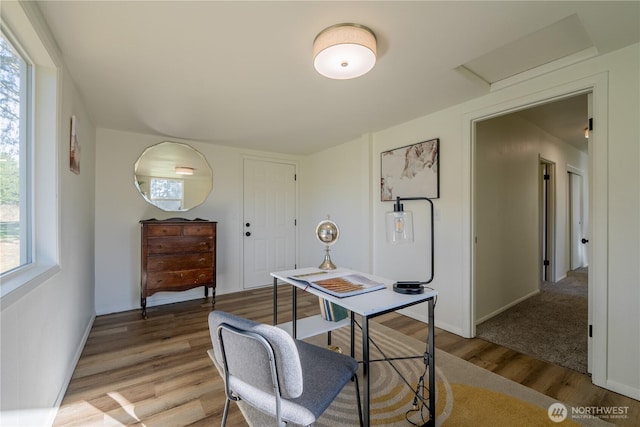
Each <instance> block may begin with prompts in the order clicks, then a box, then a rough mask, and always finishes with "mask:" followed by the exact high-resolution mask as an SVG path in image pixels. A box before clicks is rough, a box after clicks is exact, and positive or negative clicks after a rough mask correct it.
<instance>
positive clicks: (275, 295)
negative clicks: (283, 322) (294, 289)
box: [273, 277, 278, 326]
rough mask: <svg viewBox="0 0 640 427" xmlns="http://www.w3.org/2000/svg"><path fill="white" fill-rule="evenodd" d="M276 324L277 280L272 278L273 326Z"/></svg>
mask: <svg viewBox="0 0 640 427" xmlns="http://www.w3.org/2000/svg"><path fill="white" fill-rule="evenodd" d="M277 324H278V279H276V278H275V277H274V278H273V325H274V326H275V325H277Z"/></svg>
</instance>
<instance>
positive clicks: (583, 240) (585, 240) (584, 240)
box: [580, 239, 589, 243]
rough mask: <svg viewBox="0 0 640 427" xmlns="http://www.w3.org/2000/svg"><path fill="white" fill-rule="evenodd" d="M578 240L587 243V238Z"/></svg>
mask: <svg viewBox="0 0 640 427" xmlns="http://www.w3.org/2000/svg"><path fill="white" fill-rule="evenodd" d="M580 241H581V242H582V243H589V240H588V239H582V240H580Z"/></svg>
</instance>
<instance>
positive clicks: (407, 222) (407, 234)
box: [386, 197, 434, 294]
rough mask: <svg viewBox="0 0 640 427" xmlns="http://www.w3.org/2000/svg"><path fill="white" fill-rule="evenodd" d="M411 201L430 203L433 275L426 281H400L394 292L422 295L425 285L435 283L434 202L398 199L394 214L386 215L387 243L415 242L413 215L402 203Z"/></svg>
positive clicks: (415, 198) (421, 198) (418, 198)
mask: <svg viewBox="0 0 640 427" xmlns="http://www.w3.org/2000/svg"><path fill="white" fill-rule="evenodd" d="M411 200H424V201H426V202H427V203H429V209H430V223H431V236H430V237H431V242H430V243H431V274H430V276H429V278H427V280H425V281H419V280H415V281H399V282H396V283H394V285H393V290H394V291H396V292H398V293H401V294H421V293H423V292H424V287H423V286H424V285H426V284H428V283H431V281H433V268H434V262H433V260H434V257H433V252H434V237H433V229H434V226H433V202H432V201H431V199H428V198H426V197H397V198H396V202H395V204H394V205H393V212H387V214H386V229H387V241H388V242H389V243H391V244H394V245H399V244H405V243H410V242H413V214H412V213H411V211H405V210H404V206H403V204H402V203H401V202H403V201H411Z"/></svg>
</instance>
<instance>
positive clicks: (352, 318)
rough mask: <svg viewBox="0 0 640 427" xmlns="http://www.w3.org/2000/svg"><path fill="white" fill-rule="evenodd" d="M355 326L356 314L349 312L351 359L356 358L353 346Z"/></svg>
mask: <svg viewBox="0 0 640 427" xmlns="http://www.w3.org/2000/svg"><path fill="white" fill-rule="evenodd" d="M355 326H356V314H355V313H354V312H353V311H352V312H351V343H350V344H351V357H353V358H355V357H356V346H355V342H356V332H355V331H356V330H355V328H354V327H355Z"/></svg>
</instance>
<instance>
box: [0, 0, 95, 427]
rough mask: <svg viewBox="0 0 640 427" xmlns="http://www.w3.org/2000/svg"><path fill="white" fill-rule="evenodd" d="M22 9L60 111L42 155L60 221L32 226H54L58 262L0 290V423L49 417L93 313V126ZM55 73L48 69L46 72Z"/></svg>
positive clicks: (40, 28)
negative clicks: (72, 159)
mask: <svg viewBox="0 0 640 427" xmlns="http://www.w3.org/2000/svg"><path fill="white" fill-rule="evenodd" d="M2 7H3V8H6V9H4V10H3V17H4V13H5V12H8V11H9V10H10V7H11V8H12V7H15V3H14V4H13V5H10V4H9V3H4V4H3V5H2ZM27 13H28V15H29V16H30V18H31V19H32V21H33V25H34V26H35V27H36V29H37V30H38V32H39V34H40V35H41V38H42V39H43V43H44V44H45V46H47V50H48V51H49V55H51V56H52V57H53V59H54V60H55V61H56V63H57V65H58V99H57V103H58V104H57V107H58V114H59V116H58V121H57V123H54V124H53V127H54V129H57V131H56V132H54V137H53V138H51V140H52V141H53V143H54V144H55V150H52V151H53V152H54V153H55V154H54V157H53V159H52V158H48V159H46V162H50V161H52V160H53V161H54V162H55V169H56V173H55V176H57V185H55V186H54V187H55V188H57V189H58V191H57V194H53V195H51V199H52V200H54V202H53V203H52V205H51V206H47V207H46V210H47V212H46V214H47V215H53V216H57V217H58V218H59V221H60V224H59V228H58V230H57V233H51V232H50V230H39V231H38V230H36V233H45V234H47V235H51V236H55V235H56V234H57V236H58V238H59V241H58V245H57V246H58V259H57V262H58V265H59V269H54V270H53V271H54V273H53V274H52V275H51V276H50V277H47V278H46V279H44V280H43V281H37V280H36V281H35V282H36V284H35V285H33V283H32V284H29V285H27V286H26V288H28V289H29V291H28V293H26V294H24V293H23V288H24V287H23V288H19V289H17V290H15V291H13V292H12V293H10V294H8V295H6V296H4V297H3V298H2V301H1V312H0V325H1V332H0V337H1V344H0V361H1V368H0V370H1V372H2V375H1V379H0V381H1V399H0V404H1V411H2V412H1V413H0V424H2V425H24V426H35V425H47V424H49V423H51V422H52V418H51V417H52V416H53V415H55V412H54V411H53V410H52V408H54V407H55V406H56V404H59V403H60V401H61V399H62V397H63V395H62V394H61V393H63V392H64V390H65V389H66V385H67V384H68V381H69V380H70V378H71V375H72V373H73V370H74V368H75V363H76V361H77V359H78V358H79V357H80V352H81V351H82V347H83V345H84V341H85V339H86V336H87V334H88V332H89V329H90V327H91V324H92V321H93V317H94V305H93V300H94V259H93V250H94V238H93V232H94V227H93V218H94V193H95V190H94V171H95V128H94V127H93V125H92V123H91V119H90V117H89V116H88V114H87V111H86V108H85V107H84V105H83V102H82V99H81V97H80V96H79V94H78V91H77V90H76V88H75V87H74V83H73V82H72V80H71V79H70V77H69V74H68V73H67V72H66V70H65V68H64V64H63V63H62V61H61V60H60V59H59V58H60V57H59V54H58V53H57V49H56V47H55V45H53V44H52V43H51V42H50V40H48V37H49V36H48V33H47V31H46V29H45V27H44V26H43V25H42V23H41V22H40V20H39V16H38V15H37V14H34V12H33V10H32V8H31V7H28V8H27ZM41 74H42V73H41ZM55 75H56V74H55V70H53V74H52V79H53V80H55ZM41 77H42V76H41ZM41 89H42V87H41ZM54 113H55V106H53V108H52V109H50V110H49V111H47V112H46V114H45V115H46V116H47V117H55V115H54ZM72 115H75V116H76V117H77V123H76V126H77V132H78V137H79V141H80V144H81V148H82V151H81V164H80V168H81V173H80V175H75V174H73V173H72V172H70V171H69V138H70V125H69V124H70V118H71V116H72ZM40 136H42V135H40ZM37 137H39V136H37ZM45 137H46V138H50V137H51V135H50V134H49V135H46V136H45ZM41 168H44V166H40V167H36V171H35V173H36V174H38V173H41V172H42V170H43V169H41ZM38 190H39V189H38V188H36V192H37V191H38ZM40 190H42V189H40ZM47 197H49V196H47ZM36 200H41V199H39V198H38V197H36ZM54 261H55V260H54ZM32 285H33V286H32Z"/></svg>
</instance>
